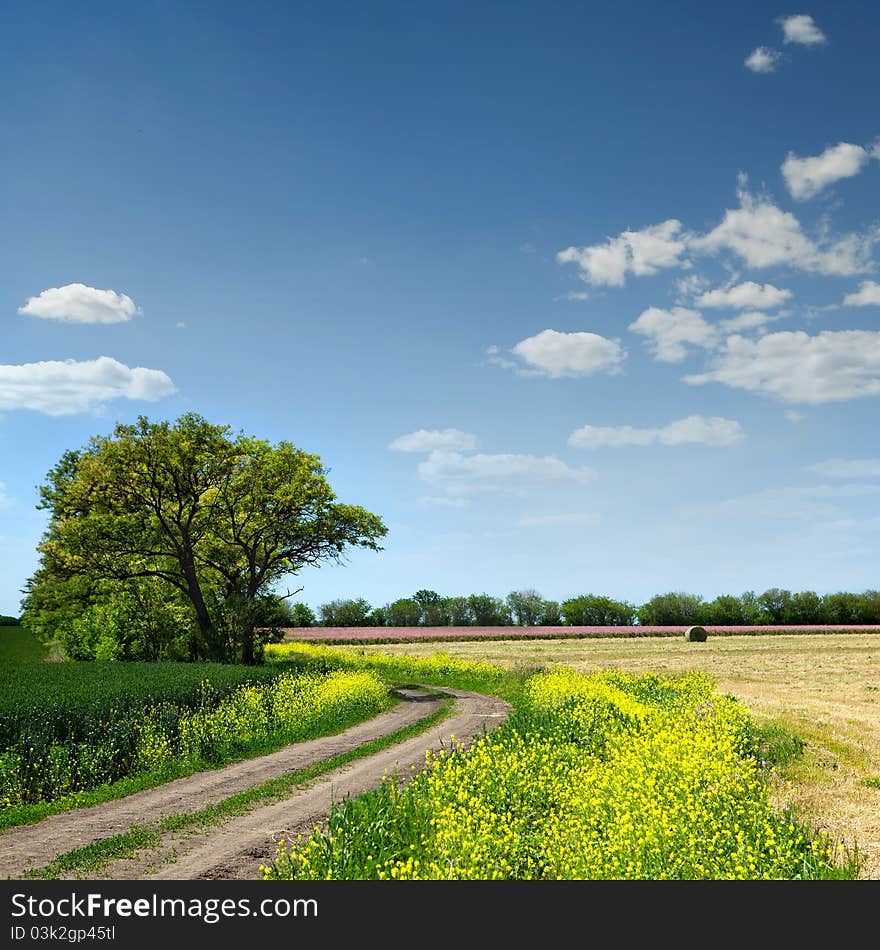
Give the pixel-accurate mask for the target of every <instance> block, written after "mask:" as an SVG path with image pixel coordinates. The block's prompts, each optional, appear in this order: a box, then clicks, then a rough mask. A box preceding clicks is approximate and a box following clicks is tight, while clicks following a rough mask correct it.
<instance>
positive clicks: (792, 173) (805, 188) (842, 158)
mask: <svg viewBox="0 0 880 950" xmlns="http://www.w3.org/2000/svg"><path fill="white" fill-rule="evenodd" d="M869 158H870V152H868V150H867V149H865V148H862V146H861V145H852V144H850V143H849V142H841V143H840V144H839V145H833V146H829V147H828V148H826V149H825V151H824V152H822V154H821V155H811V156H808V157H806V158H798V156H797V155H795V154H794V152H789V153H788V155H787V156H786V159H785V161H784V162H783V163H782V177H783V178H784V179H785V184H786V187H787V188H788V190H789V193H790V194H791V196H792V198H797V199H798V200H800V201H803V200H805V199H806V198H812V197H813V195H817V194H818V193H819V192H820V191H821V190H822V189H823V188H827V187H828V185H832V184H834V182H836V181H840V180H841V179H842V178H852V177H853V176H854V175H858V173H859V172H860V171H861V170H862V169H863V168H864V167H865V165H866V164H867V163H868V159H869Z"/></svg>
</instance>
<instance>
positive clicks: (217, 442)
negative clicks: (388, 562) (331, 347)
mask: <svg viewBox="0 0 880 950" xmlns="http://www.w3.org/2000/svg"><path fill="white" fill-rule="evenodd" d="M326 475H327V472H326V469H325V468H324V466H323V464H322V462H321V460H320V458H319V457H318V456H317V455H313V454H309V453H307V452H304V451H302V450H301V449H298V448H296V447H295V446H294V445H293V444H292V443H290V442H285V441H282V442H278V443H277V444H274V445H273V444H271V443H270V442H268V441H265V440H263V439H258V438H255V437H253V436H249V435H246V434H244V433H238V434H233V433H232V432H231V429H230V427H229V426H226V425H213V424H211V423H209V422H208V421H207V420H206V419H204V418H203V417H202V416H200V415H198V414H196V413H187V414H186V415H183V416H181V417H180V418H179V419H178V420H177V421H176V423H174V424H171V423H169V422H150V421H149V420H148V419H147V418H145V417H143V416H141V417H140V418H139V419H138V421H137V423H135V424H134V425H124V424H119V425H117V426H116V427H115V429H114V432H113V434H112V435H111V436H96V437H94V438H92V439H91V440H90V442H89V443H88V445H86V446H85V447H84V448H82V449H79V450H73V451H68V452H66V453H65V454H64V455H63V456H62V458H61V460H60V461H59V462H58V464H57V465H56V466H55V467H54V468H53V469H52V470H51V471H50V472H49V474H48V476H47V481H46V484H45V485H43V486H42V487H41V489H40V495H41V501H40V504H39V506H38V507H40V508H42V509H46V510H48V511H49V513H50V521H49V525H48V528H47V530H46V533H45V535H44V537H43V540H42V542H41V544H40V545H39V548H38V550H39V552H40V555H41V567H40V570H39V571H38V572H37V575H35V578H33V579H32V580H31V582H30V585H29V590H28V596H29V597H30V598H32V599H36V600H39V596H38V594H39V589H40V583H41V582H42V583H44V584H45V583H49V582H50V580H51V582H55V583H57V582H64V581H67V580H70V579H72V578H82V579H85V580H87V581H88V582H89V583H90V584H100V583H101V582H121V583H123V584H124V585H126V587H127V588H130V589H132V590H135V589H138V588H137V585H138V584H142V583H143V582H144V579H150V580H151V581H152V582H158V583H159V584H160V585H162V586H163V587H164V588H165V589H166V590H167V591H168V593H169V594H170V595H171V598H172V599H173V600H174V601H175V602H181V603H183V604H185V605H186V607H187V609H188V610H189V611H190V614H191V616H192V617H193V618H194V621H195V627H196V629H197V636H196V642H195V644H194V650H193V653H194V656H196V657H198V658H205V659H210V660H214V661H220V662H227V661H238V662H243V663H254V662H256V661H258V659H259V654H260V650H261V643H260V629H261V626H262V625H263V624H265V623H266V622H267V620H270V619H271V618H270V617H269V616H268V614H272V613H273V611H274V612H275V613H277V597H276V598H275V601H276V602H275V603H274V604H273V596H272V595H271V593H270V591H271V589H272V587H273V585H274V584H276V583H277V582H279V581H281V580H282V579H283V578H285V577H287V576H289V575H295V574H296V573H297V572H299V571H300V570H301V569H302V568H304V567H306V566H309V565H319V564H321V563H322V562H325V561H338V560H340V559H341V558H342V556H343V554H344V552H345V551H346V550H347V549H348V548H349V547H352V546H357V547H364V548H369V549H372V550H374V551H378V550H381V548H380V546H379V543H378V542H379V540H380V539H381V538H382V537H384V536H385V535H386V534H387V528H386V527H385V525H384V524H383V522H382V520H381V518H380V517H379V516H378V515H375V514H372V513H371V512H369V511H366V510H365V509H364V508H361V507H359V506H356V505H350V504H344V503H342V502H339V501H337V500H336V496H335V494H334V492H333V490H332V489H331V487H330V484H329V482H328V481H327V477H326ZM26 603H27V601H26Z"/></svg>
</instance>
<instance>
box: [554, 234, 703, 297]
mask: <svg viewBox="0 0 880 950" xmlns="http://www.w3.org/2000/svg"><path fill="white" fill-rule="evenodd" d="M686 248H687V240H686V236H685V235H684V234H683V233H682V229H681V222H680V221H676V220H674V219H670V220H668V221H663V222H662V223H661V224H655V225H651V226H650V227H647V228H643V229H642V230H641V231H629V230H628V231H624V232H622V233H621V234H619V235H618V236H617V237H613V238H608V239H607V240H606V241H605V243H604V244H593V245H590V246H588V247H568V248H566V249H565V250H562V251H559V253H558V254H557V255H556V260H557V261H559V263H561V264H577V265H578V267H580V269H581V272H582V273H581V277H582V278H583V279H584V280H585V281H587V282H588V283H590V284H605V285H608V286H610V287H622V286H623V285H624V284H625V283H626V277H627V274H635V275H636V276H637V277H641V276H644V275H649V274H656V273H657V272H658V271H659V270H662V269H665V268H668V267H682V266H684V265H685V263H686V262H685V261H684V260H682V255H683V254H684V252H685V250H686Z"/></svg>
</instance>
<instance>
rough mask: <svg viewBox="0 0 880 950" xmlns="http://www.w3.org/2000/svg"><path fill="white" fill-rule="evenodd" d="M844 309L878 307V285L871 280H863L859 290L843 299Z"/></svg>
mask: <svg viewBox="0 0 880 950" xmlns="http://www.w3.org/2000/svg"><path fill="white" fill-rule="evenodd" d="M843 305H844V306H845V307H876V306H880V284H878V283H876V281H873V280H863V281H862V282H861V284H859V289H858V290H857V291H856V292H855V293H852V294H847V295H846V296H845V297H844V298H843Z"/></svg>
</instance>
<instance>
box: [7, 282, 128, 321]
mask: <svg viewBox="0 0 880 950" xmlns="http://www.w3.org/2000/svg"><path fill="white" fill-rule="evenodd" d="M18 312H19V313H22V314H26V315H27V316H31V317H40V318H41V319H43V320H63V321H65V322H66V323H125V322H127V321H128V320H131V319H132V317H134V316H136V315H137V314H139V313H140V310H139V309H138V308H137V306H136V305H135V302H134V301H133V300H132V299H131V297H129V296H128V295H127V294H118V293H116V291H115V290H98V289H97V288H96V287H87V286H86V285H85V284H65V286H64V287H50V288H49V289H48V290H44V291H43V292H42V293H41V294H40V295H39V296H37V297H29V298H28V300H27V302H26V303H25V304H24V306H21V307H19V308H18Z"/></svg>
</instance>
